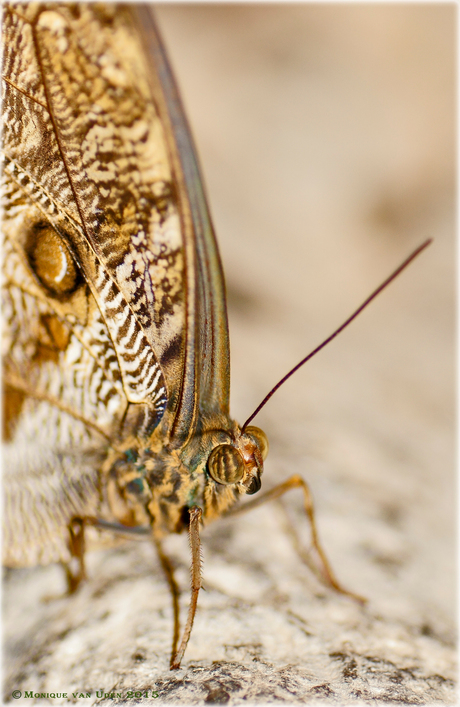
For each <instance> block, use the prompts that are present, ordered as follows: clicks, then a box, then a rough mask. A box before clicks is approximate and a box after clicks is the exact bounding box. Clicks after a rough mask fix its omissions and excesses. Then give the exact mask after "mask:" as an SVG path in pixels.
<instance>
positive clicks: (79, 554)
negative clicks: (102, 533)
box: [64, 518, 86, 594]
mask: <svg viewBox="0 0 460 707" xmlns="http://www.w3.org/2000/svg"><path fill="white" fill-rule="evenodd" d="M68 530H69V550H70V555H71V558H70V562H66V563H65V564H64V569H65V573H66V578H67V591H68V593H69V594H73V593H74V592H75V591H76V590H77V589H78V586H79V585H80V582H82V581H83V580H84V579H85V577H86V572H85V521H84V519H83V518H72V520H71V521H70V523H69V525H68Z"/></svg>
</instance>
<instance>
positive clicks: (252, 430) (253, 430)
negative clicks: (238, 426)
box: [244, 425, 268, 461]
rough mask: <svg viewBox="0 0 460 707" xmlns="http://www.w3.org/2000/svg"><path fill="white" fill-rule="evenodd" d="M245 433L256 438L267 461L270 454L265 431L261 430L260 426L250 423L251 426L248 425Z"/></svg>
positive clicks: (263, 457)
mask: <svg viewBox="0 0 460 707" xmlns="http://www.w3.org/2000/svg"><path fill="white" fill-rule="evenodd" d="M244 434H247V435H249V436H250V437H252V438H253V439H254V440H255V442H256V444H257V446H258V447H259V450H260V453H261V455H262V459H263V460H264V461H265V460H266V458H267V455H268V439H267V435H266V434H265V432H264V431H263V430H261V429H260V427H255V426H254V425H249V427H246V429H245V430H244Z"/></svg>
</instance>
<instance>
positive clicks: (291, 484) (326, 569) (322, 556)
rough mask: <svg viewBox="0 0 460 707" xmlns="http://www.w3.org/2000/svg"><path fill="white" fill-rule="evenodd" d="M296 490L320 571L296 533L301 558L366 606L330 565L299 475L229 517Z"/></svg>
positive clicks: (332, 583)
mask: <svg viewBox="0 0 460 707" xmlns="http://www.w3.org/2000/svg"><path fill="white" fill-rule="evenodd" d="M294 488H301V489H302V491H303V496H304V508H305V513H306V514H307V518H308V521H309V523H310V531H311V543H312V547H313V549H314V550H315V551H316V554H317V556H318V558H319V564H320V570H319V571H318V568H317V567H316V565H315V564H313V563H312V561H311V558H310V556H309V554H308V553H307V552H305V550H304V549H303V548H302V546H301V545H300V543H299V540H298V537H297V534H296V533H295V532H294V533H293V539H294V545H295V548H296V550H297V552H298V554H299V556H300V557H301V558H302V560H303V561H304V562H305V564H306V565H308V567H309V568H310V569H312V570H313V572H314V573H315V574H317V575H318V574H319V576H320V578H321V579H322V581H324V582H325V583H326V584H327V585H329V586H330V587H332V588H333V589H335V591H336V592H340V594H345V595H346V596H349V597H351V598H352V599H355V600H356V601H358V602H359V603H360V604H365V603H366V601H367V599H365V598H364V597H361V596H359V594H355V593H354V592H350V591H349V590H348V589H345V587H343V586H342V585H341V584H340V582H339V581H338V579H337V578H336V576H335V574H334V572H333V570H332V567H331V565H330V563H329V560H328V559H327V557H326V553H325V552H324V550H323V548H322V545H321V542H320V540H319V535H318V529H317V526H316V517H315V509H314V505H313V498H312V495H311V492H310V489H309V487H308V484H307V483H306V481H304V479H302V477H301V476H299V475H298V474H294V476H291V478H289V479H288V480H287V481H284V482H283V483H282V484H279V485H278V486H275V488H273V489H271V490H270V491H267V492H266V493H264V494H262V495H261V496H260V497H259V498H255V499H254V500H252V501H249V503H245V504H244V505H243V506H240V507H239V508H236V509H235V510H234V511H230V512H229V513H228V514H227V516H234V515H240V514H242V513H245V512H246V511H250V510H252V509H253V508H257V507H258V506H261V505H262V504H263V503H267V502H268V501H274V500H275V499H277V498H280V496H283V495H284V494H285V493H286V492H287V491H290V490H291V489H294Z"/></svg>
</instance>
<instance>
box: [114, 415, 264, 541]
mask: <svg viewBox="0 0 460 707" xmlns="http://www.w3.org/2000/svg"><path fill="white" fill-rule="evenodd" d="M228 429H230V431H228ZM267 451H268V443H267V440H266V437H265V435H264V433H263V432H262V431H261V430H259V429H258V428H256V427H251V428H248V430H246V431H245V432H243V433H242V432H241V430H240V428H239V427H238V425H237V424H236V423H232V424H231V426H230V428H227V430H224V429H210V430H208V431H202V430H201V431H200V432H199V433H197V434H195V435H194V436H193V437H192V438H191V440H190V441H189V443H188V444H187V445H186V446H185V447H182V448H179V449H175V448H173V447H172V446H169V445H165V444H164V441H163V440H162V438H161V436H160V435H158V437H157V436H156V435H155V434H154V435H152V437H151V438H150V439H149V441H148V444H147V443H145V442H141V441H139V440H138V439H136V438H134V437H133V438H131V439H130V440H127V441H126V442H125V444H124V445H123V449H122V450H118V451H116V452H113V453H112V454H111V455H110V456H109V457H108V459H107V461H106V463H105V464H104V468H103V473H102V478H103V479H104V482H103V485H104V491H105V493H104V496H105V500H106V503H107V505H108V507H109V511H110V514H111V516H112V517H113V516H114V517H115V518H116V519H117V520H118V521H119V522H120V523H122V524H123V525H127V526H138V525H146V524H150V525H151V526H152V530H153V532H154V533H155V534H156V535H157V536H159V537H161V536H162V535H165V534H167V533H177V532H181V531H182V530H183V529H184V528H185V527H187V526H188V519H189V509H190V508H191V507H192V506H199V507H200V508H201V509H202V513H203V515H202V517H203V522H204V523H209V522H210V521H212V520H214V519H216V518H218V517H219V516H221V515H222V514H223V513H225V512H226V511H227V510H228V509H230V508H231V507H232V506H233V505H234V504H235V503H236V502H237V501H238V500H239V499H240V497H241V496H242V495H244V494H253V493H255V492H256V491H258V490H259V489H260V485H261V475H262V473H263V461H264V459H265V457H266V453H267Z"/></svg>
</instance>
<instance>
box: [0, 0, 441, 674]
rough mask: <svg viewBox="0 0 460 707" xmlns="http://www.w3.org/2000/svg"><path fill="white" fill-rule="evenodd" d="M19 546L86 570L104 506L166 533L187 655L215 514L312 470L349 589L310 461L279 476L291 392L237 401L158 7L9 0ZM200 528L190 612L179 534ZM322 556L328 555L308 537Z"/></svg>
mask: <svg viewBox="0 0 460 707" xmlns="http://www.w3.org/2000/svg"><path fill="white" fill-rule="evenodd" d="M3 32H4V35H3V36H4V64H3V69H4V76H3V79H4V81H3V86H4V99H3V100H4V102H3V124H4V132H3V153H4V170H3V177H4V194H5V202H4V224H3V234H4V238H5V245H4V268H5V274H4V304H3V308H4V318H5V327H4V351H5V353H4V359H3V361H4V379H3V380H4V398H5V413H4V426H5V430H4V433H5V439H6V444H5V451H4V466H5V469H6V474H5V494H4V495H5V511H4V518H5V531H4V544H5V548H4V555H5V559H4V562H5V564H6V565H7V566H12V567H20V566H28V565H34V564H47V563H50V562H62V563H64V564H65V566H66V571H67V578H68V584H69V590H70V591H74V590H75V589H76V588H77V586H78V584H79V583H80V581H81V580H82V579H83V577H84V574H85V570H84V552H85V526H87V525H93V526H96V527H98V528H106V529H109V530H111V531H119V532H128V533H132V534H140V535H143V534H147V535H149V536H150V537H151V538H152V539H153V542H154V544H155V546H156V548H157V551H158V556H159V559H160V561H161V564H162V567H163V570H164V572H165V575H166V577H167V580H168V582H169V586H170V588H171V594H172V600H173V608H174V631H173V642H172V655H171V667H172V668H177V667H179V666H180V663H181V660H182V658H183V655H184V652H185V649H186V646H187V643H188V640H189V637H190V633H191V630H192V624H193V619H194V616H195V611H196V606H197V599H198V593H199V590H200V586H201V558H200V526H201V525H202V524H206V523H209V522H210V521H212V520H214V519H216V518H218V517H219V516H222V515H224V514H225V515H235V514H237V513H241V512H245V511H247V510H249V509H251V508H254V507H256V506H258V505H260V504H261V503H264V502H266V501H269V500H272V499H275V498H278V497H279V496H281V495H282V494H283V493H285V492H286V491H287V490H289V489H291V488H294V487H300V488H301V489H302V491H303V494H304V501H305V511H306V514H307V516H308V518H309V521H310V526H311V533H312V548H313V551H314V558H313V560H314V564H313V568H314V569H316V571H317V572H318V573H319V575H320V576H321V577H322V578H323V580H324V581H325V582H326V583H327V584H328V585H329V586H331V587H333V588H334V589H336V590H337V591H340V592H342V593H345V594H349V595H350V596H352V597H354V598H356V599H357V600H359V601H363V599H361V598H360V597H358V596H357V595H354V594H352V593H351V592H348V591H347V590H345V589H343V588H342V587H341V585H340V584H339V582H338V580H337V579H336V578H335V576H334V574H333V572H332V570H331V568H330V566H329V564H328V562H327V559H326V557H325V554H324V551H323V549H322V547H321V545H320V542H319V539H318V535H317V531H316V525H315V519H314V512H313V506H312V501H311V497H310V493H309V489H308V486H307V484H306V483H305V481H304V480H303V479H302V478H301V477H300V476H298V475H295V476H293V477H291V478H290V479H288V480H287V481H286V482H284V483H282V484H281V485H279V486H277V487H275V488H274V489H272V490H271V491H269V492H267V493H266V494H263V495H261V496H260V497H259V498H257V499H255V500H253V501H250V502H249V503H246V504H244V505H243V506H238V507H236V508H235V506H236V504H237V503H238V501H239V500H240V499H241V497H244V496H245V495H252V494H254V493H256V492H258V491H259V490H260V487H261V476H262V473H263V463H264V460H265V458H266V456H267V453H268V442H267V438H266V436H265V434H264V432H263V431H262V430H260V429H259V428H257V427H255V426H253V425H252V424H250V423H251V422H252V420H253V418H254V417H255V416H256V414H257V413H258V412H259V410H260V409H261V408H262V407H263V405H265V404H266V402H267V401H268V399H269V398H270V397H271V395H273V393H274V392H275V391H276V390H277V389H278V388H279V387H280V385H282V383H283V382H284V381H285V380H286V379H287V378H288V377H290V376H291V375H292V374H293V373H294V372H295V371H296V370H297V369H298V368H299V367H300V366H302V365H303V364H304V363H305V362H306V361H307V360H308V359H309V358H311V357H312V356H313V355H314V354H315V353H317V352H318V351H319V350H320V349H321V348H323V346H325V345H326V344H327V343H328V342H329V341H331V340H332V339H333V338H334V337H335V336H336V335H337V334H338V333H339V332H340V331H341V330H342V329H343V328H345V326H347V325H348V324H349V323H350V322H351V321H352V320H353V319H354V318H355V317H356V316H357V315H358V314H359V313H360V312H361V311H362V309H364V307H365V306H367V304H369V302H370V301H371V300H372V299H373V298H374V297H375V296H376V295H377V294H378V293H379V292H380V291H381V290H382V289H383V288H384V287H385V286H386V285H387V284H388V283H389V282H390V281H391V280H392V279H394V277H396V276H397V275H398V274H399V272H401V270H402V269H403V268H404V267H406V266H407V265H408V263H409V262H410V261H411V260H412V259H413V258H414V257H415V256H416V255H417V254H418V253H419V252H420V251H421V250H423V249H424V248H425V247H426V246H427V245H428V243H429V241H427V242H425V243H424V244H422V245H421V246H420V247H419V248H418V249H417V250H416V251H414V253H412V255H410V256H409V258H407V259H406V260H405V261H404V263H403V264H402V265H401V266H400V267H399V268H398V269H397V270H396V271H395V272H394V273H393V274H392V275H390V277H389V278H388V279H387V280H386V281H385V282H384V283H383V284H382V285H381V286H380V287H379V288H377V290H375V291H374V292H373V293H372V294H371V295H370V296H369V297H368V298H367V300H366V301H365V302H364V303H363V304H362V305H361V306H360V307H359V308H358V309H357V310H356V311H355V312H354V313H353V314H352V315H351V317H349V319H348V320H347V321H346V322H345V323H344V324H343V325H342V326H341V327H339V329H337V330H336V331H335V332H334V333H333V334H332V335H331V336H330V337H329V338H328V339H327V340H326V341H324V342H323V343H322V344H321V345H320V346H318V347H317V348H316V349H315V350H314V351H313V352H312V353H311V354H309V355H308V356H306V357H305V358H304V359H303V360H302V361H301V362H300V363H299V364H298V365H297V366H296V367H295V368H294V369H292V370H291V371H290V372H289V373H288V374H287V375H286V376H285V377H284V378H283V379H282V380H281V381H280V382H279V383H278V384H277V385H276V386H275V387H274V388H273V389H272V390H271V391H270V393H269V394H268V395H267V396H266V398H265V399H264V400H263V401H262V403H261V404H260V405H259V406H258V407H257V409H256V410H255V412H254V413H253V414H252V415H251V416H250V417H249V418H248V420H246V422H245V423H244V425H242V426H240V425H238V424H237V423H236V422H235V421H234V420H232V418H231V417H230V412H229V343H228V326H227V313H226V304H225V288H224V280H223V273H222V266H221V263H220V259H219V254H218V250H217V245H216V241H215V237H214V233H213V228H212V224H211V221H210V216H209V212H208V208H207V205H206V198H205V194H204V190H203V186H202V182H201V178H200V173H199V167H198V163H197V158H196V154H195V151H194V147H193V143H192V140H191V137H190V132H189V129H188V126H187V121H186V119H185V116H184V113H183V110H182V106H181V102H180V98H179V95H178V92H177V88H176V85H175V82H174V79H173V76H172V74H171V70H170V68H169V65H168V61H167V58H166V55H165V52H164V49H163V46H162V43H161V40H160V38H159V36H158V33H157V30H156V28H155V24H154V21H153V18H152V15H151V13H150V11H149V9H148V8H147V7H143V6H134V5H131V6H129V7H122V6H117V5H112V6H110V5H107V6H104V5H97V6H93V5H84V4H80V5H75V6H69V5H65V4H62V5H61V4H49V5H19V4H18V5H10V4H7V5H5V16H4V29H3ZM184 529H188V531H189V535H190V541H191V555H192V568H191V577H192V582H191V584H192V589H191V600H190V606H189V613H188V617H187V621H186V624H185V628H184V630H183V635H182V639H181V641H180V642H179V637H180V630H179V601H178V597H179V592H178V587H177V584H176V582H175V579H174V573H173V567H172V564H171V562H170V561H169V559H168V557H167V556H166V555H165V553H164V552H163V549H162V545H161V541H162V537H164V536H165V535H166V534H168V533H177V532H181V531H182V530H184ZM304 559H305V560H306V561H307V562H308V564H309V565H311V564H312V561H311V558H310V557H304Z"/></svg>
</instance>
